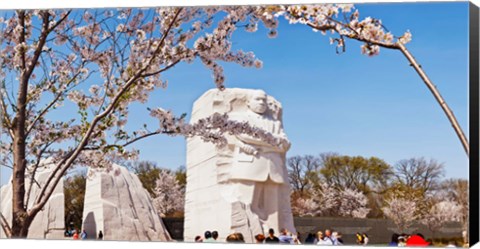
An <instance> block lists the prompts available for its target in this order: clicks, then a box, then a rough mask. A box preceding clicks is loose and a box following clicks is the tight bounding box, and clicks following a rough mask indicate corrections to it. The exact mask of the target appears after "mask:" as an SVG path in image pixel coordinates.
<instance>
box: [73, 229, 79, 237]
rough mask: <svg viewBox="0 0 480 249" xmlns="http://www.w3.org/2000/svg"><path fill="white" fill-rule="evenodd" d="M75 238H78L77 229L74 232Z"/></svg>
mask: <svg viewBox="0 0 480 249" xmlns="http://www.w3.org/2000/svg"><path fill="white" fill-rule="evenodd" d="M73 239H78V232H77V230H75V231H74V232H73Z"/></svg>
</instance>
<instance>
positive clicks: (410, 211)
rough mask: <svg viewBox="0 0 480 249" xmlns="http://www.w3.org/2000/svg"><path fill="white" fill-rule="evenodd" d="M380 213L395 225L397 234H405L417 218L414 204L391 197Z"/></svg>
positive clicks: (403, 199)
mask: <svg viewBox="0 0 480 249" xmlns="http://www.w3.org/2000/svg"><path fill="white" fill-rule="evenodd" d="M382 211H383V213H384V215H385V216H386V217H387V218H389V219H391V220H392V221H393V223H395V225H396V226H397V229H398V231H399V232H407V229H408V228H409V227H410V226H411V225H412V224H413V222H415V221H416V220H417V219H418V218H419V217H418V215H417V204H416V202H414V201H411V200H408V199H405V198H399V197H393V198H391V199H389V200H387V201H386V205H385V207H383V208H382Z"/></svg>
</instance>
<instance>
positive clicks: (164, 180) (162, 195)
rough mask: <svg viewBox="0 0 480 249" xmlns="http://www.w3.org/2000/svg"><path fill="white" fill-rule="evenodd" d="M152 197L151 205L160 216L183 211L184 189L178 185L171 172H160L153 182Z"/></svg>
mask: <svg viewBox="0 0 480 249" xmlns="http://www.w3.org/2000/svg"><path fill="white" fill-rule="evenodd" d="M154 196H155V198H154V199H153V204H154V206H155V208H156V209H157V212H158V213H159V214H160V216H162V217H165V216H166V215H167V214H171V213H173V212H175V211H183V208H184V206H185V189H184V188H183V187H182V186H181V185H180V184H179V183H178V181H177V179H176V177H175V174H174V173H173V172H169V171H167V170H160V172H159V174H158V179H157V181H156V182H155V189H154Z"/></svg>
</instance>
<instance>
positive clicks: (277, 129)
mask: <svg viewBox="0 0 480 249" xmlns="http://www.w3.org/2000/svg"><path fill="white" fill-rule="evenodd" d="M209 108H211V110H210V112H207V110H209ZM214 112H218V113H227V114H228V116H229V119H231V120H234V121H238V122H248V123H249V125H250V126H252V127H256V128H258V129H261V130H264V131H266V132H269V133H271V134H272V135H273V136H275V137H276V138H280V140H281V141H283V142H282V143H281V144H278V145H272V144H270V143H267V142H266V141H263V140H261V139H259V138H254V137H252V136H249V135H246V134H239V135H235V136H233V135H232V136H228V138H227V140H228V146H227V147H226V148H224V149H221V150H218V149H215V148H214V146H213V145H209V144H208V143H204V142H202V141H201V140H200V139H198V138H192V139H188V140H187V189H186V206H185V232H184V237H185V240H186V241H189V240H191V239H193V237H194V235H196V234H197V235H198V234H202V232H203V231H204V230H213V229H215V230H217V231H219V234H220V239H222V236H227V235H228V234H230V233H233V232H241V233H242V234H243V235H244V237H245V240H246V242H251V243H253V242H254V236H255V235H257V234H260V233H261V234H264V233H267V232H268V229H269V228H273V229H274V230H275V231H280V229H282V228H285V229H288V230H289V231H291V232H295V228H294V225H293V216H292V212H291V206H290V186H289V181H288V173H287V169H286V166H285V155H286V152H287V151H288V149H289V148H290V143H289V142H288V139H287V136H286V135H285V132H284V130H283V125H282V117H281V114H282V108H281V105H280V103H279V102H278V101H277V100H275V99H274V98H273V97H271V96H267V94H266V93H265V92H264V91H261V90H250V89H226V90H225V91H216V90H211V91H209V92H207V93H205V94H204V95H203V96H202V97H201V98H199V100H197V102H195V104H194V110H193V114H192V122H194V121H195V119H196V118H197V119H198V118H202V117H205V116H208V115H211V114H213V113H214ZM212 173H215V174H216V179H212ZM203 224H208V226H206V225H205V226H204V225H203ZM203 226H204V227H203ZM202 230H203V231H202Z"/></svg>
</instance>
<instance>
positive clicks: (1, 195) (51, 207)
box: [0, 159, 65, 239]
mask: <svg viewBox="0 0 480 249" xmlns="http://www.w3.org/2000/svg"><path fill="white" fill-rule="evenodd" d="M54 166H55V165H54V164H53V162H52V161H51V159H46V160H44V161H42V162H41V163H40V165H39V167H38V169H37V171H36V173H35V181H36V182H37V183H38V185H37V184H34V185H33V186H32V190H31V193H30V198H29V199H28V205H27V206H28V207H31V206H32V205H33V202H34V201H35V198H36V197H37V196H38V195H39V194H40V188H39V186H43V185H44V183H45V182H46V181H47V179H48V177H49V175H50V174H51V172H52V171H53V169H54ZM27 172H28V171H27ZM26 178H27V179H30V175H29V174H28V173H27V174H26ZM27 179H26V184H25V185H26V187H25V191H28V188H29V186H30V181H29V180H27ZM0 200H1V203H0V210H1V211H2V214H3V215H4V216H5V218H6V219H7V220H8V221H9V222H10V223H11V220H12V183H11V179H10V181H9V183H8V184H7V185H4V186H2V188H1V190H0ZM25 201H27V198H25ZM64 204H65V196H64V194H63V181H62V180H61V181H59V183H58V184H57V186H56V188H55V190H54V192H53V193H52V196H51V197H50V199H49V200H48V202H47V204H45V206H44V207H43V209H42V210H41V211H40V212H38V214H37V215H36V216H35V219H34V220H33V222H32V224H31V225H30V229H29V231H28V236H27V238H30V239H60V238H63V234H64V231H65V221H64V212H65V205H64ZM0 238H6V235H5V233H4V231H3V229H0Z"/></svg>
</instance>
